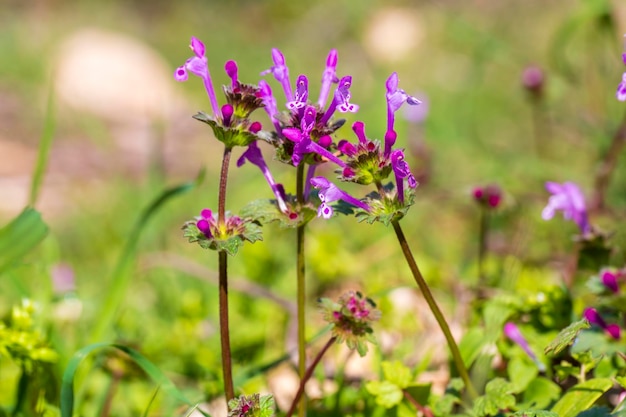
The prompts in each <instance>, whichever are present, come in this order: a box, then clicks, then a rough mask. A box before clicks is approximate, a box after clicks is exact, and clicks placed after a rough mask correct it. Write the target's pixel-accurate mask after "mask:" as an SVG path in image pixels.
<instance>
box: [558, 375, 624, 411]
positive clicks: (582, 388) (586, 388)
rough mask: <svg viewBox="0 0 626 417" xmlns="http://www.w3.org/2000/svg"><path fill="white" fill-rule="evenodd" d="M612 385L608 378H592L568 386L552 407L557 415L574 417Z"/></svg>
mask: <svg viewBox="0 0 626 417" xmlns="http://www.w3.org/2000/svg"><path fill="white" fill-rule="evenodd" d="M612 386H613V381H611V380H610V379H608V378H594V379H590V380H588V381H585V382H582V383H580V384H578V385H575V386H574V387H572V388H570V389H569V390H568V391H567V392H566V393H565V395H564V396H563V397H562V398H561V399H560V400H559V401H558V402H557V403H556V404H554V407H552V411H554V412H555V413H557V414H558V415H559V417H576V416H577V415H578V414H579V413H581V412H583V411H585V410H587V409H588V408H590V407H591V406H592V405H593V404H594V403H595V402H596V401H597V400H598V398H600V397H601V396H602V395H603V394H604V393H605V392H607V391H608V390H609V389H610V388H611V387H612Z"/></svg>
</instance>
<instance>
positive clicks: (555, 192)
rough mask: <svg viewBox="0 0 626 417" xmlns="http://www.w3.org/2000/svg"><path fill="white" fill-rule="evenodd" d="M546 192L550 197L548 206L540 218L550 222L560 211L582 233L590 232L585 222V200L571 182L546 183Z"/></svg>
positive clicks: (589, 227)
mask: <svg viewBox="0 0 626 417" xmlns="http://www.w3.org/2000/svg"><path fill="white" fill-rule="evenodd" d="M546 190H548V191H549V192H550V193H551V194H552V196H550V199H549V200H548V205H547V206H546V207H545V208H544V209H543V211H542V213H541V217H542V218H543V219H544V220H550V219H551V218H552V217H554V214H555V212H556V211H562V212H563V217H564V218H565V219H566V220H572V221H574V222H575V223H576V224H577V225H578V227H579V228H580V231H581V232H582V233H588V232H590V231H591V225H590V224H589V221H588V220H587V209H586V208H585V198H584V196H583V194H582V192H581V191H580V188H578V185H576V184H575V183H573V182H564V183H563V184H558V183H556V182H546Z"/></svg>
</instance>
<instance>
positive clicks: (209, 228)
mask: <svg viewBox="0 0 626 417" xmlns="http://www.w3.org/2000/svg"><path fill="white" fill-rule="evenodd" d="M196 227H197V228H198V230H200V231H201V232H202V233H203V234H204V236H206V237H207V238H209V239H211V238H213V232H214V230H215V229H217V218H216V217H215V216H214V215H213V212H212V211H211V210H210V209H204V210H202V211H201V212H200V218H199V219H198V221H197V222H196Z"/></svg>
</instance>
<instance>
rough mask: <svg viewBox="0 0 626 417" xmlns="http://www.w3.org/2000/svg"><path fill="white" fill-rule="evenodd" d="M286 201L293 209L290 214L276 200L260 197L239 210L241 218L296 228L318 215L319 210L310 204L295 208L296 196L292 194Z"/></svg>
mask: <svg viewBox="0 0 626 417" xmlns="http://www.w3.org/2000/svg"><path fill="white" fill-rule="evenodd" d="M285 201H286V203H287V206H288V207H290V208H291V209H292V210H293V211H292V212H290V213H288V214H285V213H283V212H281V211H280V209H279V208H278V205H277V204H276V200H270V199H259V200H254V201H252V202H250V203H248V204H246V205H245V206H244V208H243V209H241V211H240V212H239V215H240V217H241V218H245V219H251V220H254V221H256V222H259V223H261V224H267V223H271V222H277V223H278V224H279V226H280V227H282V228H296V227H298V226H302V225H304V224H306V223H308V222H310V221H311V220H313V219H314V218H315V216H317V210H315V209H314V208H312V207H311V206H309V205H306V206H304V207H300V208H299V209H297V210H296V209H293V207H294V206H295V197H293V196H291V195H287V196H286V198H285ZM318 201H319V200H318ZM310 203H311V202H310Z"/></svg>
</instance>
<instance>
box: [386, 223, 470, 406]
mask: <svg viewBox="0 0 626 417" xmlns="http://www.w3.org/2000/svg"><path fill="white" fill-rule="evenodd" d="M391 224H392V225H393V230H394V231H395V232H396V236H397V237H398V242H399V243H400V247H401V248H402V253H403V254H404V257H405V259H406V261H407V264H408V265H409V268H410V269H411V273H412V274H413V278H414V279H415V282H416V283H417V286H418V287H419V289H420V290H421V291H422V294H423V295H424V298H425V299H426V303H428V307H429V308H430V311H432V313H433V315H434V316H435V319H436V320H437V323H438V324H439V327H440V328H441V331H442V332H443V334H444V336H445V338H446V341H447V343H448V348H450V353H452V360H453V361H454V364H455V366H456V368H457V371H458V372H459V375H460V376H461V379H462V380H463V382H464V383H465V388H466V390H467V393H468V394H469V395H470V397H471V398H476V397H477V392H476V389H475V388H474V386H473V384H472V381H471V380H470V377H469V373H468V371H467V368H466V367H465V363H464V362H463V358H462V357H461V352H460V350H459V347H458V346H457V344H456V341H455V340H454V337H452V332H451V331H450V327H449V326H448V323H447V322H446V319H445V317H444V316H443V313H442V312H441V310H440V309H439V306H438V305H437V302H436V301H435V297H433V294H432V292H431V291H430V288H429V287H428V284H427V283H426V280H425V279H424V276H423V275H422V273H421V271H420V270H419V268H418V266H417V262H415V258H414V257H413V253H412V252H411V248H409V244H408V242H407V240H406V237H405V236H404V233H403V232H402V228H401V227H400V223H398V221H397V220H394V221H392V222H391Z"/></svg>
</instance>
